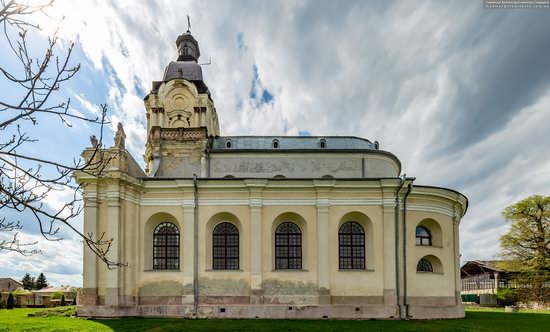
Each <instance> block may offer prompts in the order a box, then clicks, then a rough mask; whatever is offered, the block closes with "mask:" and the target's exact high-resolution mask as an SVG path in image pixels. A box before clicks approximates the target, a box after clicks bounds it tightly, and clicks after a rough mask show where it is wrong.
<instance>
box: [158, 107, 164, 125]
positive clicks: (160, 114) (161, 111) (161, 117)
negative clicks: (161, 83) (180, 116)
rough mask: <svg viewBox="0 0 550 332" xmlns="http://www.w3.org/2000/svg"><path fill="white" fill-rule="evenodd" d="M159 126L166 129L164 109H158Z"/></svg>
mask: <svg viewBox="0 0 550 332" xmlns="http://www.w3.org/2000/svg"><path fill="white" fill-rule="evenodd" d="M158 119H159V120H158V125H159V126H161V127H164V109H163V108H159V109H158Z"/></svg>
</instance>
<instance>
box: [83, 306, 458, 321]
mask: <svg viewBox="0 0 550 332" xmlns="http://www.w3.org/2000/svg"><path fill="white" fill-rule="evenodd" d="M77 311H78V315H79V316H86V317H98V318H99V317H101V318H106V317H134V316H135V317H179V318H221V319H223V318H231V319H235V318H248V319H254V318H265V319H399V314H398V309H397V306H385V305H316V306H309V305H238V304H218V305H200V306H199V307H198V311H197V313H196V314H195V312H194V308H193V306H192V305H139V306H132V307H110V306H86V305H79V306H78V310H77ZM409 316H410V318H412V319H434V318H436V319H445V318H463V317H464V308H463V307H462V304H460V305H456V306H409Z"/></svg>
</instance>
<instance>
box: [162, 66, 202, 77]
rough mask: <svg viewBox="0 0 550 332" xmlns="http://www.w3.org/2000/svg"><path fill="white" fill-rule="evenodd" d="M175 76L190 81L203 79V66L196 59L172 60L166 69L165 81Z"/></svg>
mask: <svg viewBox="0 0 550 332" xmlns="http://www.w3.org/2000/svg"><path fill="white" fill-rule="evenodd" d="M174 78H183V79H186V80H188V81H202V68H201V66H200V65H199V64H198V63H196V62H194V61H172V62H170V64H169V65H168V66H167V67H166V69H165V70H164V78H163V79H162V80H163V81H164V82H167V81H170V80H173V79H174Z"/></svg>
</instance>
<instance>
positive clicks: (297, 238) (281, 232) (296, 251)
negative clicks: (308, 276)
mask: <svg viewBox="0 0 550 332" xmlns="http://www.w3.org/2000/svg"><path fill="white" fill-rule="evenodd" d="M275 268H276V269H280V270H285V269H288V270H301V269H302V231H301V230H300V227H298V225H296V224H295V223H292V222H288V221H287V222H284V223H282V224H280V225H279V226H277V229H276V230H275Z"/></svg>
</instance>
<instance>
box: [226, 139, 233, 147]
mask: <svg viewBox="0 0 550 332" xmlns="http://www.w3.org/2000/svg"><path fill="white" fill-rule="evenodd" d="M231 145H232V143H231V140H230V139H228V140H226V141H225V147H226V148H228V149H231Z"/></svg>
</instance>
